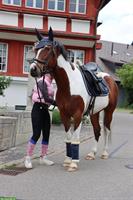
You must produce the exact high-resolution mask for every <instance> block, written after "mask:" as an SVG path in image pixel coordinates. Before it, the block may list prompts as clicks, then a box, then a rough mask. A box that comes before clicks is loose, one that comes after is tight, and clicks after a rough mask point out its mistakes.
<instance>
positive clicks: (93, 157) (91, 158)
mask: <svg viewBox="0 0 133 200" xmlns="http://www.w3.org/2000/svg"><path fill="white" fill-rule="evenodd" d="M85 160H95V156H93V155H90V154H88V155H87V156H86V157H85Z"/></svg>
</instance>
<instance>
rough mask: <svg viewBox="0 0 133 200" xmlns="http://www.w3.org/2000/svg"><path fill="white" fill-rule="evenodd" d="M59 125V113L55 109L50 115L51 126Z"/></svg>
mask: <svg viewBox="0 0 133 200" xmlns="http://www.w3.org/2000/svg"><path fill="white" fill-rule="evenodd" d="M61 123H62V122H61V118H60V112H59V110H58V109H55V110H54V111H53V113H52V124H57V125H60V124H61Z"/></svg>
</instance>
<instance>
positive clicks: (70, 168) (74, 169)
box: [67, 167, 78, 172]
mask: <svg viewBox="0 0 133 200" xmlns="http://www.w3.org/2000/svg"><path fill="white" fill-rule="evenodd" d="M77 170H78V167H69V168H68V169H67V171H68V172H75V171H77Z"/></svg>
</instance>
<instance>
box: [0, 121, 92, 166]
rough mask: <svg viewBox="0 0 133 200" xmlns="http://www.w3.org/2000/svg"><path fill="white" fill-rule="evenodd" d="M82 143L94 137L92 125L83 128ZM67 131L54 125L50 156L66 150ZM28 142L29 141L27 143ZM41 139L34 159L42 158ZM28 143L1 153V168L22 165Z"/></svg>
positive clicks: (61, 126)
mask: <svg viewBox="0 0 133 200" xmlns="http://www.w3.org/2000/svg"><path fill="white" fill-rule="evenodd" d="M80 135H81V142H82V141H84V140H87V139H89V138H91V137H93V132H92V127H91V126H90V125H87V126H82V129H81V134H80ZM64 140H65V131H64V127H63V125H60V126H56V125H52V127H51V135H50V142H49V150H48V155H51V154H58V153H59V152H63V151H64V150H65V143H64ZM27 142H28V141H27ZM40 147H41V138H40V140H39V141H38V143H37V145H36V148H35V150H34V154H33V159H35V158H38V157H40ZM26 148H27V143H24V144H22V145H18V146H16V147H13V148H10V149H8V150H5V151H2V152H0V168H3V167H4V166H10V165H14V164H19V163H22V162H23V160H24V157H25V155H26Z"/></svg>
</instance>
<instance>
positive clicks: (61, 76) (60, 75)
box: [54, 67, 71, 98]
mask: <svg viewBox="0 0 133 200" xmlns="http://www.w3.org/2000/svg"><path fill="white" fill-rule="evenodd" d="M54 78H55V81H56V84H57V89H58V92H59V93H61V94H62V95H63V96H64V97H67V98H69V97H70V95H71V94H70V86H69V80H68V77H67V74H66V72H65V71H64V69H62V68H58V67H57V69H56V70H55V73H54Z"/></svg>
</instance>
